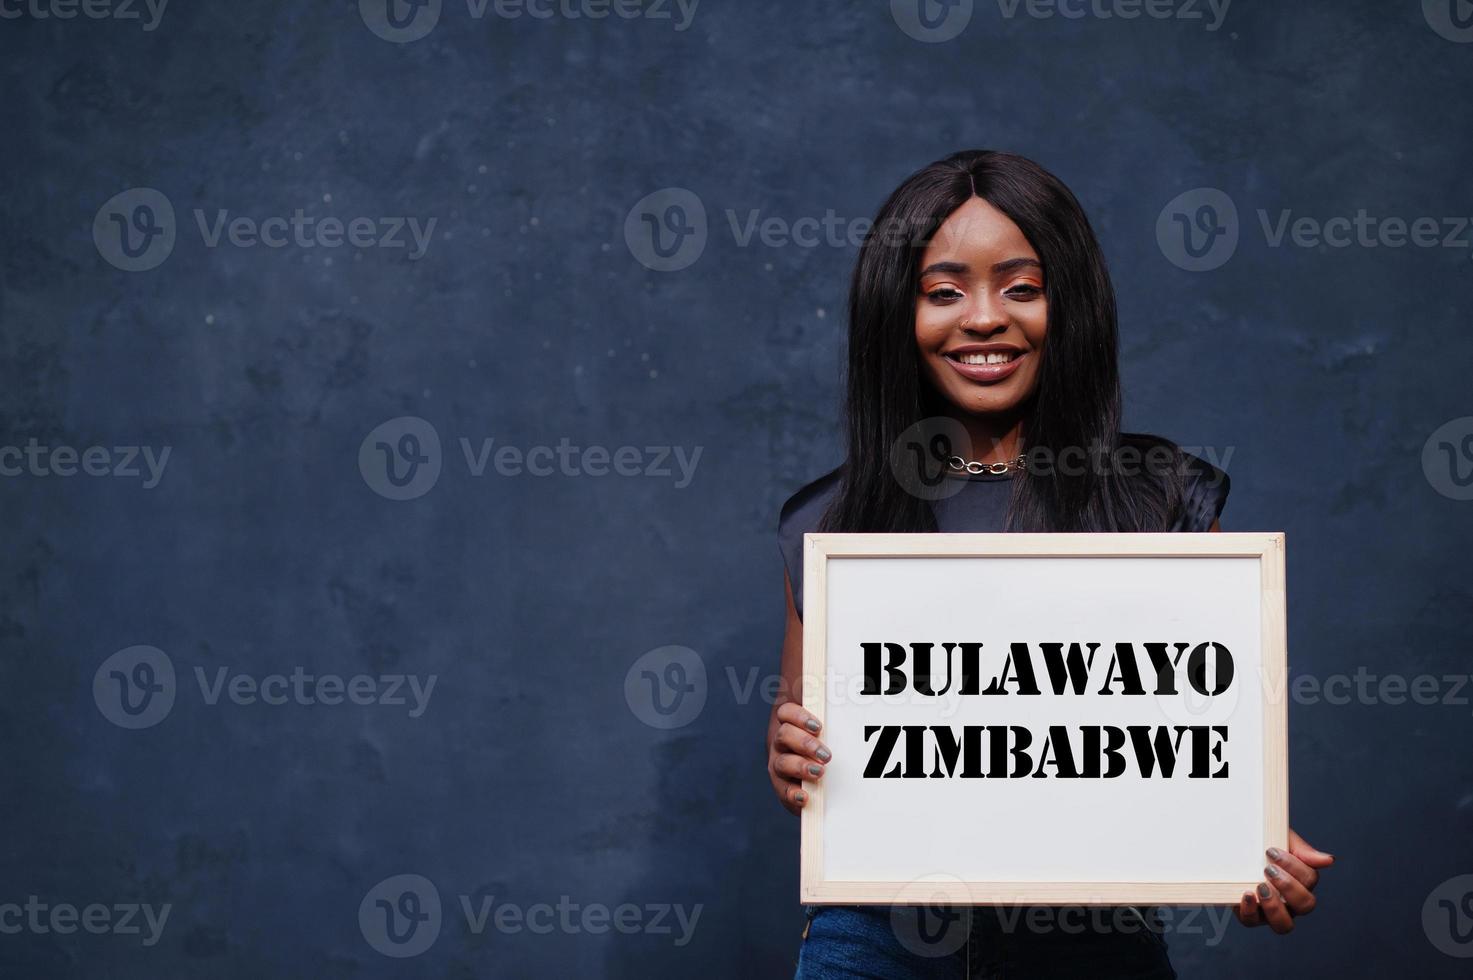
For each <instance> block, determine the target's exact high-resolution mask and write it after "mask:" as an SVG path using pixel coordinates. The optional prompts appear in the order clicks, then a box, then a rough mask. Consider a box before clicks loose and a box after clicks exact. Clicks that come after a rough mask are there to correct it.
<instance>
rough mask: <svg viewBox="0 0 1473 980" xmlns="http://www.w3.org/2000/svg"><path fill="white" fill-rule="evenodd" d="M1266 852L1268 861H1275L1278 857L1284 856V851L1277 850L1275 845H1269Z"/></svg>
mask: <svg viewBox="0 0 1473 980" xmlns="http://www.w3.org/2000/svg"><path fill="white" fill-rule="evenodd" d="M1266 853H1267V854H1268V859H1269V860H1270V861H1277V860H1278V859H1279V858H1281V857H1283V856H1284V852H1283V851H1281V850H1279V849H1278V848H1277V847H1270V848H1269V849H1268V851H1267V852H1266Z"/></svg>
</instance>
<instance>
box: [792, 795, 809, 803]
mask: <svg viewBox="0 0 1473 980" xmlns="http://www.w3.org/2000/svg"><path fill="white" fill-rule="evenodd" d="M793 799H795V800H797V801H798V802H799V803H802V802H804V801H805V800H807V799H808V796H807V794H805V793H797V794H795V795H794V796H793Z"/></svg>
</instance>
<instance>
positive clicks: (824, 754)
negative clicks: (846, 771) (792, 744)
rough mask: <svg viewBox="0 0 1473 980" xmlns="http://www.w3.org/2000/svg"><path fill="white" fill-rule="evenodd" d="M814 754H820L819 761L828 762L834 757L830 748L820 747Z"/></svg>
mask: <svg viewBox="0 0 1473 980" xmlns="http://www.w3.org/2000/svg"><path fill="white" fill-rule="evenodd" d="M813 754H814V755H816V756H818V761H819V762H828V761H829V760H830V759H831V758H833V753H831V752H830V751H829V750H828V749H819V750H818V751H817V752H815V753H813Z"/></svg>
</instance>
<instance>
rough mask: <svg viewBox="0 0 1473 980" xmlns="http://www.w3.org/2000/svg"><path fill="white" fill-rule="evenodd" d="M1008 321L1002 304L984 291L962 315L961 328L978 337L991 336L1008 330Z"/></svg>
mask: <svg viewBox="0 0 1473 980" xmlns="http://www.w3.org/2000/svg"><path fill="white" fill-rule="evenodd" d="M1008 323H1009V321H1008V316H1007V313H1006V312H1005V311H1004V310H1003V307H1002V304H1001V303H999V302H998V301H997V300H996V299H995V298H993V297H989V296H987V295H986V293H983V294H982V295H980V296H978V297H977V300H976V302H974V303H973V304H972V305H971V307H970V309H968V310H967V312H966V313H964V314H963V315H962V320H961V328H962V330H963V331H965V332H966V333H968V334H971V335H973V336H976V337H991V336H992V335H993V334H997V333H1001V332H1002V331H1004V330H1006V329H1007V328H1008Z"/></svg>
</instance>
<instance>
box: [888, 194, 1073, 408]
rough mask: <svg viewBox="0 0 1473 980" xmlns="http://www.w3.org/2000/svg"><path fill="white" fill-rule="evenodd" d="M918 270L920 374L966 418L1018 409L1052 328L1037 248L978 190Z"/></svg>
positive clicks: (1034, 380)
mask: <svg viewBox="0 0 1473 980" xmlns="http://www.w3.org/2000/svg"><path fill="white" fill-rule="evenodd" d="M920 269H921V274H920V280H919V282H918V283H917V292H916V305H915V324H916V325H915V332H916V345H917V347H918V349H919V355H920V365H921V371H922V374H923V375H924V377H925V378H926V380H927V381H928V382H929V383H930V384H931V387H932V388H934V389H935V390H936V392H937V394H939V395H940V396H941V397H942V398H943V399H945V400H946V401H947V402H948V403H950V404H951V405H952V406H953V407H954V408H956V409H957V410H959V412H960V413H961V414H962V415H963V416H964V417H966V416H996V417H1006V416H1010V415H1015V414H1016V413H1017V411H1018V409H1019V408H1020V407H1021V406H1022V405H1023V404H1024V403H1026V402H1027V401H1028V399H1029V398H1030V397H1031V396H1032V395H1033V393H1034V391H1036V390H1037V388H1038V367H1039V360H1040V359H1041V358H1042V356H1043V341H1044V334H1045V333H1046V332H1047V329H1048V300H1047V299H1045V297H1044V292H1043V284H1044V279H1043V276H1044V269H1043V266H1042V264H1041V263H1040V262H1039V259H1038V253H1036V252H1035V251H1034V250H1033V246H1032V245H1030V244H1029V243H1028V239H1027V237H1026V236H1025V235H1024V234H1023V232H1022V230H1021V229H1019V228H1018V226H1017V225H1016V224H1014V223H1013V221H1012V219H1010V218H1009V217H1008V216H1007V215H1005V214H1003V213H1002V212H1001V211H999V210H997V208H995V207H993V206H992V205H991V204H989V203H987V201H985V200H983V199H982V198H980V197H973V198H971V199H970V200H968V201H967V203H965V204H963V205H962V206H961V207H959V208H957V209H956V211H954V212H952V214H951V215H950V217H948V218H947V219H946V221H945V222H944V223H943V224H942V225H941V227H940V228H939V229H937V232H936V234H935V236H934V237H933V239H932V242H931V244H930V245H929V246H928V247H927V248H926V251H925V254H924V255H922V257H921V263H920ZM979 421H980V420H979Z"/></svg>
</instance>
